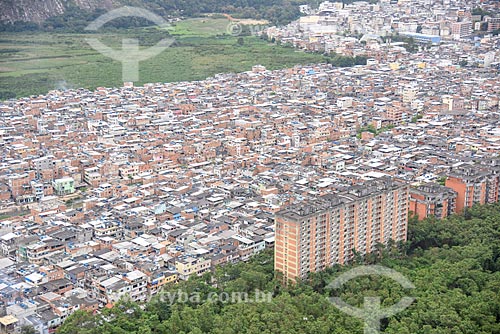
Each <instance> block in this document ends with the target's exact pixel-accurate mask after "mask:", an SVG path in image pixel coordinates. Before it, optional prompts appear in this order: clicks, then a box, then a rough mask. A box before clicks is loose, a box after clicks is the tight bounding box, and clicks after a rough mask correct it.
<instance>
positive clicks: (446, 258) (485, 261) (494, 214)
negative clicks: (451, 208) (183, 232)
mask: <svg viewBox="0 0 500 334" xmlns="http://www.w3.org/2000/svg"><path fill="white" fill-rule="evenodd" d="M409 238H410V241H409V242H408V244H406V245H400V246H399V248H398V247H396V246H393V247H391V248H386V249H381V251H380V252H379V254H376V255H375V254H372V255H370V256H368V257H366V258H365V259H361V258H360V259H358V263H360V264H361V263H364V264H373V263H378V264H381V265H384V266H386V267H390V268H393V269H395V270H397V271H398V272H400V273H401V274H403V275H404V276H405V277H407V278H408V279H409V280H410V281H411V282H412V283H413V284H414V285H415V289H413V290H408V291H407V290H405V289H403V288H402V287H401V286H400V285H399V284H398V283H396V282H394V281H392V280H390V279H387V278H383V277H380V276H364V277H359V278H356V279H353V280H351V281H349V282H348V283H347V284H345V285H344V287H343V288H342V289H341V290H340V291H337V290H335V291H330V290H329V289H327V288H326V286H327V284H328V282H331V281H332V280H333V279H335V278H336V277H338V275H339V274H340V273H341V272H345V271H347V270H349V269H352V268H353V267H356V265H352V266H347V267H337V268H330V269H328V270H327V271H326V272H322V273H318V274H315V275H313V276H312V277H311V280H310V281H308V282H303V283H301V284H299V285H297V286H292V287H282V286H280V285H279V284H278V282H277V281H276V280H275V279H274V278H273V277H274V273H273V259H272V254H271V253H264V254H259V255H257V256H255V257H254V258H253V259H252V260H251V261H250V262H249V263H238V264H235V265H226V266H224V267H222V268H218V269H217V270H216V271H215V273H213V274H205V275H204V276H203V277H196V278H195V277H192V278H191V279H190V280H189V281H187V282H183V283H180V284H178V285H174V286H172V287H170V289H168V290H167V291H166V292H165V295H164V296H165V298H163V299H159V298H155V299H153V300H152V301H151V302H150V303H149V304H148V305H147V306H146V307H145V309H142V308H140V307H139V306H138V305H137V304H134V303H132V302H127V301H123V302H121V303H119V304H118V305H116V306H115V307H113V308H112V309H106V310H104V311H103V313H102V314H101V315H91V314H89V313H85V312H84V311H77V312H76V313H75V314H74V315H72V316H70V317H69V318H68V319H67V320H66V322H65V324H64V325H63V326H62V327H60V328H59V330H58V331H57V333H59V334H94V333H96V334H97V333H99V334H106V333H141V334H143V333H186V334H187V333H191V334H195V333H196V334H201V333H214V334H240V333H246V334H253V333H256V334H257V333H269V334H271V333H272V334H277V333H283V334H291V333H297V334H299V333H300V334H307V333H311V334H313V333H314V334H331V333H336V334H356V333H363V324H362V322H361V321H360V320H358V319H355V318H353V317H351V316H348V315H346V314H344V313H341V312H340V311H339V310H338V309H336V308H335V307H334V306H333V305H332V304H330V303H329V301H328V298H327V297H328V296H332V294H333V295H335V296H338V297H341V299H342V300H344V301H345V302H346V303H348V304H351V305H354V306H362V304H363V298H364V296H380V297H381V298H382V307H388V306H390V305H393V304H395V303H396V302H398V301H399V300H400V299H401V298H402V297H403V296H412V297H414V298H415V301H414V302H413V303H412V304H411V305H410V307H408V308H407V309H405V310H404V311H402V312H400V313H398V314H396V315H395V316H393V317H391V318H389V319H385V320H383V321H382V324H381V327H382V328H381V329H382V331H383V332H385V333H390V334H396V333H398V334H410V333H411V334H428V333H432V334H448V333H449V334H452V333H461V334H491V333H497V334H498V333H500V299H499V298H498V296H499V295H500V205H499V204H495V205H489V206H482V207H475V208H473V209H471V210H468V211H467V212H466V214H465V215H464V216H452V217H449V218H448V219H445V220H443V221H431V220H427V221H423V222H416V221H415V220H413V222H412V223H411V225H410V231H409ZM207 282H216V284H217V287H214V286H213V285H211V284H208V283H207ZM256 290H260V291H264V292H266V293H269V294H270V295H272V298H267V299H266V298H260V299H256V300H253V301H248V300H247V302H244V303H242V302H227V300H225V301H222V302H221V300H224V299H222V298H219V300H217V298H213V297H214V296H215V297H216V296H221V297H222V296H231V295H232V294H233V293H234V292H238V293H248V295H249V296H250V297H255V291H256ZM184 293H185V294H187V295H189V296H199V297H198V298H190V299H187V298H182V296H183V294H184ZM210 296H212V298H211V297H210ZM260 296H262V294H260ZM174 297H175V298H174ZM172 302H173V303H172Z"/></svg>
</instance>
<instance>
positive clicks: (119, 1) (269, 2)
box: [0, 0, 301, 31]
mask: <svg viewBox="0 0 500 334" xmlns="http://www.w3.org/2000/svg"><path fill="white" fill-rule="evenodd" d="M300 3H301V2H299V1H297V0H236V1H232V0H217V1H216V0H3V1H1V2H0V24H1V25H3V26H8V25H12V24H14V25H15V29H10V30H14V31H19V30H30V29H31V30H33V29H37V28H41V29H45V30H47V29H50V28H52V27H53V24H51V22H50V21H51V20H52V21H54V22H56V23H61V24H62V28H72V26H73V25H74V24H75V21H80V20H84V21H86V22H87V23H88V22H90V21H92V20H93V19H94V18H96V17H97V16H98V15H100V14H102V13H103V10H109V9H112V8H118V7H122V6H137V7H143V8H145V9H148V10H150V11H152V12H153V13H155V14H158V15H160V16H163V17H168V16H174V17H179V16H183V17H195V16H199V15H203V14H208V13H228V14H231V15H232V16H234V17H239V18H256V19H267V20H269V21H271V22H274V23H288V22H290V21H291V20H293V19H295V18H297V17H298V16H299V15H300V13H299V10H298V5H299V4H300ZM49 19H50V20H49ZM47 21H49V22H48V23H47ZM33 24H35V25H33ZM1 30H7V31H9V28H8V27H7V28H6V27H3V29H1Z"/></svg>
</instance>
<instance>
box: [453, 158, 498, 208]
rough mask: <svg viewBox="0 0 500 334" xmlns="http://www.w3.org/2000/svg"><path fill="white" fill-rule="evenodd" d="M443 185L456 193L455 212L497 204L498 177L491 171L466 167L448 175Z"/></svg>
mask: <svg viewBox="0 0 500 334" xmlns="http://www.w3.org/2000/svg"><path fill="white" fill-rule="evenodd" d="M445 185H446V186H447V187H449V188H451V189H453V190H454V191H456V192H457V202H456V206H455V212H456V213H461V212H463V211H464V209H465V208H470V207H472V206H473V205H474V204H487V203H495V202H498V190H499V189H498V188H499V175H498V173H496V172H494V171H493V170H492V169H481V168H475V167H472V166H471V167H466V168H461V169H456V170H454V171H452V172H451V173H450V175H449V176H448V178H447V179H446V183H445Z"/></svg>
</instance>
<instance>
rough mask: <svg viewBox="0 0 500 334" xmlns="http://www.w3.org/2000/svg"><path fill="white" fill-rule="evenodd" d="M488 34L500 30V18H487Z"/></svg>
mask: <svg viewBox="0 0 500 334" xmlns="http://www.w3.org/2000/svg"><path fill="white" fill-rule="evenodd" d="M486 23H487V24H488V32H493V31H495V30H498V29H500V17H487V18H486Z"/></svg>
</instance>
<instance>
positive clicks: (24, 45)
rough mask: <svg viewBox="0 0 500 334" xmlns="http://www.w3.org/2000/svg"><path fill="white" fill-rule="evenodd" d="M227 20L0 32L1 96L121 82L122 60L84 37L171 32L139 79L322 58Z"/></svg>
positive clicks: (116, 42)
mask: <svg viewBox="0 0 500 334" xmlns="http://www.w3.org/2000/svg"><path fill="white" fill-rule="evenodd" d="M228 24H229V21H228V20H226V19H215V18H200V19H190V20H186V21H182V22H178V23H176V24H175V25H172V26H171V27H168V28H156V27H155V28H143V29H135V30H125V31H124V30H120V31H119V32H118V33H117V32H113V33H111V32H108V33H103V34H70V33H67V34H63V33H54V34H49V33H38V34H19V33H12V34H9V33H2V34H1V35H0V99H6V98H9V97H13V96H17V97H20V96H28V95H33V94H43V93H46V92H47V91H49V90H52V89H64V88H77V87H84V88H89V89H93V88H95V87H99V86H106V87H118V86H121V85H122V70H121V63H120V62H118V61H114V60H112V59H111V58H107V57H105V56H103V55H101V54H100V53H98V52H97V51H95V50H94V49H92V48H91V47H90V45H88V44H87V42H86V40H85V38H99V40H101V41H102V42H103V43H105V44H107V45H109V46H111V47H114V48H115V49H120V48H121V40H122V39H123V38H137V39H139V40H140V43H141V45H144V46H149V45H154V44H156V42H158V41H159V40H161V39H163V38H165V37H167V35H168V34H171V35H172V37H175V40H176V41H175V43H174V45H173V46H171V47H169V48H167V49H166V50H165V51H163V52H162V53H161V54H160V55H158V56H156V57H154V58H152V59H149V60H146V61H144V62H141V63H140V81H139V82H138V83H136V84H143V83H147V82H173V81H189V80H200V79H204V78H206V77H209V76H211V75H214V74H216V73H221V72H241V71H247V70H249V69H250V68H251V67H252V65H256V64H262V65H264V66H266V67H267V68H269V69H278V68H285V67H290V66H293V65H295V64H307V63H314V62H321V61H323V60H324V58H323V57H322V56H321V55H316V54H307V53H304V52H299V51H296V50H293V49H290V48H282V47H279V46H276V45H273V44H270V43H268V42H266V41H264V40H261V39H259V38H256V37H251V36H246V37H244V43H243V45H240V44H239V43H238V38H237V37H234V36H230V35H228V34H227V32H226V30H227V26H228Z"/></svg>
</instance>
